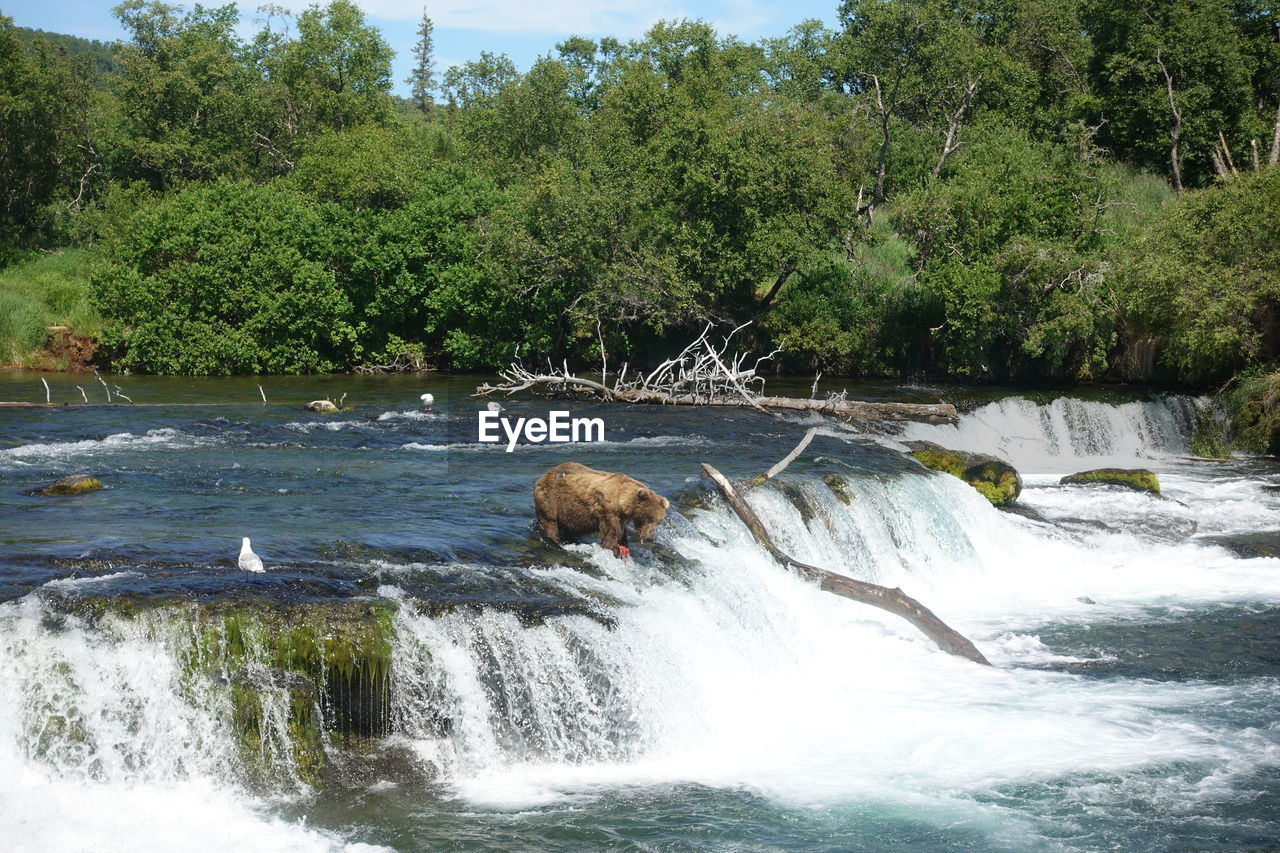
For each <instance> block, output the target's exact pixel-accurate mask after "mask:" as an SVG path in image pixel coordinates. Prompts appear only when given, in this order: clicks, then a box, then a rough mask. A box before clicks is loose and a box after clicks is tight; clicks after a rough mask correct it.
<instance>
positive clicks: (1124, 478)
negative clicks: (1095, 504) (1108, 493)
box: [1058, 468, 1160, 495]
mask: <svg viewBox="0 0 1280 853" xmlns="http://www.w3.org/2000/svg"><path fill="white" fill-rule="evenodd" d="M1058 482H1059V483H1061V484H1062V485H1064V486H1081V485H1085V486H1087V485H1095V484H1099V485H1105V486H1121V487H1123V488H1126V489H1133V490H1134V491H1138V492H1150V493H1151V494H1153V495H1158V494H1160V481H1159V480H1158V479H1157V478H1156V475H1155V472H1154V471H1148V470H1147V469H1146V468H1095V469H1093V470H1092V471H1081V472H1080V473H1078V474H1068V475H1067V476H1065V477H1063V478H1062V479H1061V480H1059V481H1058Z"/></svg>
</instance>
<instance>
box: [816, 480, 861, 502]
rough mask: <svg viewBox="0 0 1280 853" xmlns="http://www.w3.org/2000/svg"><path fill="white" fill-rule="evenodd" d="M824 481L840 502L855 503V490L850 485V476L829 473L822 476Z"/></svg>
mask: <svg viewBox="0 0 1280 853" xmlns="http://www.w3.org/2000/svg"><path fill="white" fill-rule="evenodd" d="M822 482H824V483H826V484H827V488H829V489H831V493H832V494H833V495H835V496H836V500H838V501H840V503H842V504H845V505H848V504H851V503H853V492H852V491H851V490H850V487H849V478H847V477H843V476H841V475H839V474H828V475H826V476H825V477H823V478H822Z"/></svg>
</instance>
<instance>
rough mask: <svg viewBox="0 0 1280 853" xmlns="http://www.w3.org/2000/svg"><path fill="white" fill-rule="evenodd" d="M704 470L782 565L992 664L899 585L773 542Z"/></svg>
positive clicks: (712, 472) (729, 488)
mask: <svg viewBox="0 0 1280 853" xmlns="http://www.w3.org/2000/svg"><path fill="white" fill-rule="evenodd" d="M702 470H703V471H704V472H705V473H706V475H707V476H708V477H710V478H711V479H712V480H713V481H715V484H716V486H718V487H719V489H720V493H721V494H722V495H724V497H725V500H727V501H728V502H729V505H730V506H731V507H733V511H734V512H735V513H737V515H738V518H740V519H742V522H743V523H744V524H746V525H747V529H748V530H750V531H751V535H752V536H754V537H755V539H756V541H757V542H759V543H760V544H761V545H763V546H764V548H765V550H766V551H768V552H769V554H770V555H771V556H772V557H773V558H774V559H775V560H777V561H778V562H779V563H781V564H782V565H783V566H787V567H789V568H791V569H794V570H795V571H796V572H797V573H799V574H800V575H801V576H802V577H804V578H807V579H808V580H811V581H817V582H818V586H819V587H820V588H821V589H823V590H825V591H826V592H830V593H834V594H835V595H840V596H843V597H845V598H849V599H852V600H854V601H860V602H862V603H863V604H870V605H871V606H872V607H878V608H880V609H881V610H886V611H888V612H890V613H892V614H894V615H895V616H901V617H902V618H903V619H906V620H907V621H908V622H910V623H911V624H912V625H914V626H916V628H918V629H920V631H921V633H923V634H924V635H925V636H926V637H928V638H929V639H931V640H933V641H934V642H935V643H937V645H938V648H940V649H942V650H943V651H944V652H947V653H948V654H953V655H957V656H959V657H962V658H967V659H968V660H971V661H973V662H974V663H980V664H983V665H984V666H990V665H991V662H990V661H988V660H987V658H986V656H984V655H983V654H982V652H980V651H978V648H977V646H975V645H974V644H973V643H972V642H971V641H970V640H969V639H968V638H966V637H965V636H964V635H962V634H960V633H958V632H957V631H955V630H954V629H952V628H951V627H950V626H948V625H947V624H946V623H945V622H943V621H942V620H941V619H939V618H938V617H937V616H935V615H934V613H933V611H931V610H930V609H929V608H927V607H925V606H924V605H923V604H921V603H920V602H918V601H916V600H915V599H914V598H912V597H911V596H909V595H907V594H906V593H904V592H903V591H902V590H901V589H899V588H897V587H895V588H893V589H890V588H888V587H884V586H879V585H878V584H873V583H867V582H866V581H859V580H854V579H853V578H849V577H845V576H844V575H839V574H836V573H835V572H829V571H827V570H826V569H820V568H818V567H817V566H811V565H809V564H808V563H801V562H800V561H798V560H796V559H794V558H792V557H791V556H789V555H787V554H786V553H784V552H783V551H782V550H781V549H779V548H778V546H777V545H775V544H773V540H772V539H771V538H770V537H769V534H768V532H767V531H766V530H765V529H764V524H763V523H762V522H761V521H760V517H759V516H757V515H756V513H755V510H753V509H752V508H751V505H750V504H748V503H747V502H746V501H745V500H743V499H742V496H741V495H739V494H738V492H737V490H736V489H735V488H734V487H733V484H732V483H731V482H729V480H728V479H727V478H726V477H725V476H724V475H723V474H721V473H720V472H719V471H717V470H716V469H715V468H713V467H712V466H710V465H708V464H707V463H706V462H703V463H702Z"/></svg>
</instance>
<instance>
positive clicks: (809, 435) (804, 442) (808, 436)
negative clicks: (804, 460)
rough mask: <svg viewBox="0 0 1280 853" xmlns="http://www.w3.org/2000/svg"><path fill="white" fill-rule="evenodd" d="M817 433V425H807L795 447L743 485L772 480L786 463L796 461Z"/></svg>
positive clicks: (750, 486) (752, 485)
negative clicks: (806, 430) (807, 427)
mask: <svg viewBox="0 0 1280 853" xmlns="http://www.w3.org/2000/svg"><path fill="white" fill-rule="evenodd" d="M817 434H818V428H817V427H809V431H808V432H806V433H805V434H804V438H802V439H800V442H799V443H798V444H796V446H795V448H794V449H792V451H791V452H790V453H788V454H787V455H786V456H784V457H782V459H780V460H779V461H778V463H777V464H776V465H774V466H773V467H772V468H770V469H769V470H768V471H765V472H764V473H763V474H761V475H760V476H759V477H753V478H752V479H750V480H748V481H747V482H746V483H744V484H743V485H744V486H746V487H747V488H752V489H753V488H755V487H756V486H759V485H761V484H763V483H765V482H768V481H769V480H772V479H773V478H774V477H776V476H778V475H779V474H781V473H782V472H783V470H785V469H786V467H787V466H788V465H790V464H791V463H792V462H794V461H796V457H797V456H799V455H800V454H801V453H804V449H805V448H806V447H808V446H809V442H811V441H813V437H814V436H815V435H817Z"/></svg>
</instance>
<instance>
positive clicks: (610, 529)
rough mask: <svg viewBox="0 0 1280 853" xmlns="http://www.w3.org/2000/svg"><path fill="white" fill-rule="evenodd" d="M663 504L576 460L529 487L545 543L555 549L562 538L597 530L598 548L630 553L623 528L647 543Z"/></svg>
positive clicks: (638, 486)
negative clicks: (631, 528) (631, 526)
mask: <svg viewBox="0 0 1280 853" xmlns="http://www.w3.org/2000/svg"><path fill="white" fill-rule="evenodd" d="M669 505H670V504H669V503H668V502H667V499H666V498H664V497H663V496H662V495H659V494H657V493H656V492H654V491H653V490H651V489H650V488H649V487H648V486H646V485H645V484H644V483H641V482H640V481H639V480H633V479H631V478H630V477H628V476H627V475H626V474H615V473H611V472H609V471H596V470H595V469H592V468H588V467H587V466H586V465H581V464H579V463H577V462H562V463H560V464H559V465H557V466H556V467H554V468H552V469H551V470H550V471H548V472H547V473H545V474H543V475H542V476H541V477H539V478H538V482H537V483H535V484H534V487H533V507H534V511H535V512H536V513H537V514H538V524H540V525H542V529H543V531H544V532H545V533H546V534H547V538H548V539H550V540H551V541H552V542H554V543H556V544H557V545H559V544H560V540H561V539H562V538H570V539H572V538H574V537H577V536H582V535H583V534H587V533H596V532H598V533H599V534H600V546H601V547H602V548H608V549H609V550H610V551H612V552H613V553H615V554H617V555H619V556H622V557H625V556H628V555H629V554H630V551H629V550H628V549H627V524H628V523H630V524H634V525H635V528H636V535H637V536H639V537H640V539H641V540H645V539H649V538H651V537H652V536H653V531H654V528H656V527H657V526H658V523H659V522H660V521H662V519H663V518H664V517H665V516H666V514H667V507H668V506H669Z"/></svg>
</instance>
